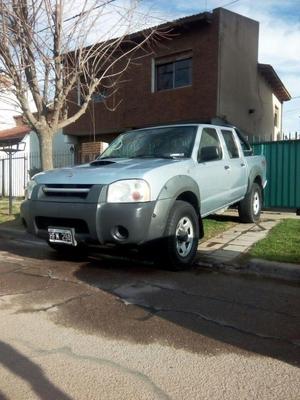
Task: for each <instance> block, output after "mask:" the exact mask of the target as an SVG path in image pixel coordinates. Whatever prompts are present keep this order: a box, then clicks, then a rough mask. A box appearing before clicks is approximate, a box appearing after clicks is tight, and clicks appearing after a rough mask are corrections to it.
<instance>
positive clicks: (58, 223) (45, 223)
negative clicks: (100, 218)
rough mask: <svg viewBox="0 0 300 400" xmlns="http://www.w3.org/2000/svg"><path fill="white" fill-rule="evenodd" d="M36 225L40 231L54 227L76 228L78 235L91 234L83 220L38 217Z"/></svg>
mask: <svg viewBox="0 0 300 400" xmlns="http://www.w3.org/2000/svg"><path fill="white" fill-rule="evenodd" d="M35 223H36V226H37V227H38V229H42V230H47V229H48V227H49V226H54V227H58V228H59V227H64V228H74V229H75V232H76V233H89V228H88V225H87V223H86V222H85V221H83V220H82V219H76V218H50V217H36V218H35Z"/></svg>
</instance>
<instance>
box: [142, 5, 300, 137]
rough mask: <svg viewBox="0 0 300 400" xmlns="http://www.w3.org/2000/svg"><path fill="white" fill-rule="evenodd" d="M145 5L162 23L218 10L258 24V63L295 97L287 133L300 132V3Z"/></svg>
mask: <svg viewBox="0 0 300 400" xmlns="http://www.w3.org/2000/svg"><path fill="white" fill-rule="evenodd" d="M141 3H142V5H143V7H144V8H145V9H148V10H149V11H148V12H149V13H150V14H151V16H152V17H153V20H156V23H158V24H159V23H161V22H163V21H164V20H168V21H170V20H172V19H176V18H179V17H183V16H186V15H192V14H196V13H199V12H203V11H212V10H213V9H214V8H217V7H224V8H226V9H228V10H231V11H233V12H236V13H239V14H242V15H244V16H246V17H249V18H252V19H254V20H256V21H258V22H259V23H260V36H259V60H258V61H259V62H261V63H265V64H271V65H272V66H273V68H274V69H275V71H276V72H277V74H278V75H279V77H280V79H281V80H282V82H283V83H284V85H285V86H286V88H287V89H288V91H289V92H290V94H291V96H292V97H293V99H292V100H290V101H289V102H286V103H284V107H283V131H284V133H289V132H295V131H297V132H300V0H235V1H233V0H232V1H230V0H227V1H226V0H142V2H141ZM297 97H298V98H297Z"/></svg>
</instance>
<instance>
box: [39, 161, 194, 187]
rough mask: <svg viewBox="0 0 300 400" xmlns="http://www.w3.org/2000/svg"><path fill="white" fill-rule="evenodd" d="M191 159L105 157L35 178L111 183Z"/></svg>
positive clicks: (69, 181) (51, 181) (140, 176)
mask: <svg viewBox="0 0 300 400" xmlns="http://www.w3.org/2000/svg"><path fill="white" fill-rule="evenodd" d="M190 161H191V160H190V159H188V160H187V159H128V158H122V159H119V158H118V159H105V160H99V161H97V162H93V163H91V164H84V165H80V166H77V167H73V168H59V169H53V170H50V171H45V172H41V173H39V174H37V175H35V177H34V179H35V181H36V182H37V183H39V184H90V185H93V184H94V185H95V184H110V183H112V182H114V181H117V180H120V179H134V178H142V179H143V178H145V175H147V173H148V172H150V171H153V170H155V173H158V171H157V170H159V169H160V170H161V171H159V173H163V170H164V169H169V168H170V166H172V164H173V165H174V166H175V164H176V167H178V164H179V163H184V164H186V163H188V164H189V162H190Z"/></svg>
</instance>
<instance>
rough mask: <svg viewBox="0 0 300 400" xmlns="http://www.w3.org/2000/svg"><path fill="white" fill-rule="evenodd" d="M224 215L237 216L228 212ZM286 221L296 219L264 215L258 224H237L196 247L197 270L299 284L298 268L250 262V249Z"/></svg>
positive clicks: (286, 215)
mask: <svg viewBox="0 0 300 400" xmlns="http://www.w3.org/2000/svg"><path fill="white" fill-rule="evenodd" d="M225 215H232V216H236V215H237V214H236V211H234V210H229V211H227V212H226V213H225ZM285 218H299V216H296V215H295V214H292V213H279V212H264V213H262V217H261V221H260V222H259V223H257V224H237V225H235V226H234V227H233V228H231V229H229V230H227V231H226V232H223V233H221V234H220V235H218V236H216V237H214V238H212V239H209V240H207V241H205V242H203V243H201V242H200V244H199V246H198V256H197V264H198V265H199V266H200V267H204V268H210V269H215V270H223V271H227V272H239V273H247V274H249V273H253V274H256V275H257V274H258V275H261V276H265V277H272V278H279V279H285V280H291V281H295V282H300V265H299V264H288V263H279V262H274V261H265V260H261V259H250V260H249V257H247V253H248V251H249V249H250V248H251V247H252V246H253V245H254V244H255V243H256V242H258V241H259V240H261V239H264V238H265V237H266V236H267V235H268V233H269V231H270V230H271V229H272V228H273V227H274V226H275V225H277V224H278V223H279V222H280V221H281V220H282V219H285Z"/></svg>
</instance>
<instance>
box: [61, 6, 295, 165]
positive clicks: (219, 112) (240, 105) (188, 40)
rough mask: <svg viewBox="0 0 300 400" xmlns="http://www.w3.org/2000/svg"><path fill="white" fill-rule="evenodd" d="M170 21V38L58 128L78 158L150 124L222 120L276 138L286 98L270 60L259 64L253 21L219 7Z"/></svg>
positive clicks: (89, 156) (262, 136)
mask: <svg viewBox="0 0 300 400" xmlns="http://www.w3.org/2000/svg"><path fill="white" fill-rule="evenodd" d="M165 25H166V24H164V25H162V27H164V26H165ZM169 26H171V27H172V33H173V38H172V40H167V41H165V42H164V41H162V42H161V43H160V45H158V46H157V47H156V48H155V53H154V54H151V55H150V54H149V55H148V56H146V57H142V58H141V59H140V60H139V63H138V65H136V64H135V65H131V66H130V68H129V69H128V70H127V71H126V72H125V74H124V77H123V82H124V83H122V84H120V85H119V87H118V91H117V93H115V94H114V95H113V96H108V97H107V98H106V95H105V93H98V94H96V95H95V96H94V99H93V101H92V102H91V104H90V107H89V110H88V111H87V112H86V114H85V115H83V116H82V117H81V118H80V119H79V120H78V121H77V122H76V123H74V124H73V125H70V126H68V127H67V128H65V130H64V133H65V134H67V135H68V137H69V138H70V142H72V143H77V144H78V146H77V148H78V152H79V160H78V161H80V162H86V161H89V160H90V159H92V158H94V157H95V155H96V154H99V152H101V150H102V149H103V144H104V143H109V142H111V141H112V140H113V139H114V138H115V137H116V136H117V135H118V134H119V133H120V132H122V131H125V130H128V129H132V128H141V127H145V126H149V125H154V124H165V123H176V122H188V121H203V122H215V121H216V120H222V121H227V122H228V123H231V124H233V125H236V126H237V127H239V128H240V129H241V130H242V131H244V133H245V134H246V135H247V136H248V138H249V139H250V140H251V139H252V140H253V139H254V138H255V139H256V140H257V138H259V139H260V140H277V139H278V138H280V135H281V123H282V122H281V121H282V104H283V102H284V101H287V100H289V99H290V98H291V97H290V94H289V93H288V91H287V89H286V88H285V86H284V85H283V83H282V82H281V80H280V79H279V77H278V75H277V74H276V72H275V71H274V69H273V68H272V66H271V65H267V64H259V63H258V38H259V23H258V22H257V21H254V20H251V19H249V18H246V17H244V16H241V15H239V14H236V13H233V12H230V11H228V10H225V9H222V8H218V9H215V10H214V11H213V12H212V13H207V12H205V13H201V14H197V15H193V16H189V17H185V18H182V19H179V20H176V21H173V22H171V23H170V24H169ZM135 35H136V36H138V35H140V33H137V34H135ZM119 102H120V104H119V106H118V107H117V109H116V110H115V111H113V112H112V111H109V108H113V107H114V105H115V104H118V103H119ZM105 103H106V104H105ZM72 107H76V105H73V106H70V108H72ZM71 111H72V110H71Z"/></svg>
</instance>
